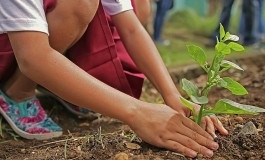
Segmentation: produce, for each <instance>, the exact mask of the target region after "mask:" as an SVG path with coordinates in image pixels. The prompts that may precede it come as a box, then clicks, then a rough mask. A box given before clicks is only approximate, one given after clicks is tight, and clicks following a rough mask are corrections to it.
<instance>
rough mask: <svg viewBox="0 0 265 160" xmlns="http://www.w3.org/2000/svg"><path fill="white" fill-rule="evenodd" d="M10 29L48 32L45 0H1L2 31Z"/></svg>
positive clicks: (0, 21) (0, 17)
mask: <svg viewBox="0 0 265 160" xmlns="http://www.w3.org/2000/svg"><path fill="white" fill-rule="evenodd" d="M9 31H39V32H44V33H47V34H48V24H47V21H46V16H45V13H44V9H43V0H0V33H5V32H9Z"/></svg>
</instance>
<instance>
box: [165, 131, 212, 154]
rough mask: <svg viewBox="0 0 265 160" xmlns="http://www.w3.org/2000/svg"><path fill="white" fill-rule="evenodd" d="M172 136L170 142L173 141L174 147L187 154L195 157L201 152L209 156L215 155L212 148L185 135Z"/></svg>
mask: <svg viewBox="0 0 265 160" xmlns="http://www.w3.org/2000/svg"><path fill="white" fill-rule="evenodd" d="M172 137H173V138H172V139H170V140H169V142H170V141H171V142H170V144H171V145H172V144H173V145H172V147H173V148H172V149H174V150H176V151H178V152H181V153H182V154H184V155H186V156H189V157H195V156H196V155H197V153H201V154H202V155H204V156H206V157H209V158H210V157H212V156H213V151H212V150H210V149H208V148H206V147H205V146H202V145H200V144H198V143H197V142H196V141H194V140H193V139H191V138H189V137H187V136H185V135H182V134H177V135H175V136H172Z"/></svg>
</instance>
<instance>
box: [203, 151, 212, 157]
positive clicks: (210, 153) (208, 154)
mask: <svg viewBox="0 0 265 160" xmlns="http://www.w3.org/2000/svg"><path fill="white" fill-rule="evenodd" d="M205 156H206V157H208V158H211V157H212V156H213V151H211V150H207V151H206V155H205Z"/></svg>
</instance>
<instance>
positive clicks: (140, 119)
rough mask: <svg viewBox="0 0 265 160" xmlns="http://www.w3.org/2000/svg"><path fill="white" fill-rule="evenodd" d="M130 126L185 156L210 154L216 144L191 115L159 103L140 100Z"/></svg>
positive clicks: (144, 138)
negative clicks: (141, 101) (140, 103)
mask: <svg viewBox="0 0 265 160" xmlns="http://www.w3.org/2000/svg"><path fill="white" fill-rule="evenodd" d="M129 125H130V126H131V128H132V129H133V130H134V131H135V132H136V134H137V135H138V136H139V137H141V138H142V139H143V140H144V141H145V142H147V143H150V144H153V145H155V146H158V147H163V148H167V149H170V150H172V151H176V152H179V153H181V154H184V155H185V156H188V157H196V156H197V153H201V154H203V155H204V156H206V157H212V156H213V150H217V149H218V144H217V143H216V142H214V141H213V138H212V137H211V135H209V134H208V133H207V132H206V131H204V130H203V129H202V128H201V127H200V126H199V125H197V124H196V123H195V122H193V121H192V120H191V119H189V118H187V117H185V116H183V115H182V114H180V113H178V112H177V111H175V110H173V109H172V108H170V107H168V106H166V105H162V104H149V103H144V104H143V105H142V106H140V107H138V108H137V110H136V111H135V114H134V117H133V118H132V120H131V121H130V124H129Z"/></svg>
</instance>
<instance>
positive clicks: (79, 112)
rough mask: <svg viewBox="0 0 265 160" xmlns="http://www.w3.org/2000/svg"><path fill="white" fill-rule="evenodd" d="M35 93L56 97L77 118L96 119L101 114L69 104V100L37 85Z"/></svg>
mask: <svg viewBox="0 0 265 160" xmlns="http://www.w3.org/2000/svg"><path fill="white" fill-rule="evenodd" d="M37 94H38V95H45V96H51V97H53V98H54V99H56V100H57V101H58V102H59V103H61V104H62V105H63V106H64V107H65V108H66V109H67V110H68V111H70V112H71V113H73V114H74V115H76V116H78V117H79V118H86V119H89V120H94V119H97V118H99V117H100V116H101V114H99V113H95V112H93V111H91V110H89V109H86V108H83V107H79V106H76V105H74V104H71V103H69V102H66V101H65V100H63V99H61V98H60V97H58V96H56V95H55V94H53V93H51V92H50V91H48V90H47V89H45V88H43V87H41V86H38V87H37Z"/></svg>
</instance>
